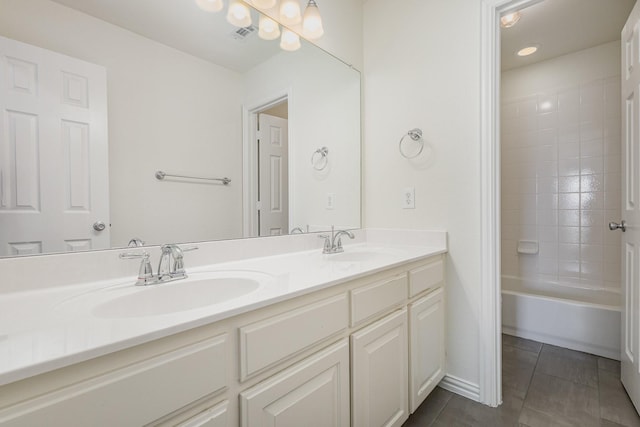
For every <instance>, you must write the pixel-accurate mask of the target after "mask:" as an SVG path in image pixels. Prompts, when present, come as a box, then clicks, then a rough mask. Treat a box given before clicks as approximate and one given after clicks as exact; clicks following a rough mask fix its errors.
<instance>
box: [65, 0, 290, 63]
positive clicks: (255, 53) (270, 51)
mask: <svg viewBox="0 0 640 427" xmlns="http://www.w3.org/2000/svg"><path fill="white" fill-rule="evenodd" d="M53 1H55V2H56V3H60V4H62V5H65V6H68V7H70V8H73V9H76V10H79V11H81V12H84V13H86V14H88V15H91V16H94V17H96V18H99V19H101V20H103V21H106V22H109V23H111V24H114V25H117V26H119V27H122V28H125V29H127V30H129V31H132V32H134V33H136V34H139V35H142V36H144V37H147V38H149V39H152V40H155V41H157V42H160V43H162V44H165V45H167V46H170V47H173V48H175V49H178V50H181V51H184V52H187V53H189V54H191V55H194V56H197V57H199V58H202V59H204V60H206V61H209V62H213V63H216V64H219V65H222V66H224V67H227V68H230V69H232V70H235V71H239V72H244V71H247V70H249V69H251V68H252V67H254V66H255V65H257V64H259V63H261V62H264V61H265V60H266V59H268V58H269V57H271V56H273V55H274V54H276V53H278V52H280V48H279V45H278V41H277V40H274V41H265V40H262V39H260V38H259V37H258V35H257V31H256V32H255V33H253V34H252V35H251V36H249V37H247V38H246V39H244V40H241V41H239V40H235V39H234V38H233V37H232V34H233V33H234V32H235V31H236V30H237V28H236V27H234V26H233V25H231V24H229V23H228V22H227V21H226V10H223V11H221V12H218V13H208V12H205V11H203V10H201V9H200V8H199V7H198V6H197V5H196V3H195V1H194V0H53ZM252 17H253V21H254V25H257V20H258V14H257V12H255V11H254V12H253V15H252Z"/></svg>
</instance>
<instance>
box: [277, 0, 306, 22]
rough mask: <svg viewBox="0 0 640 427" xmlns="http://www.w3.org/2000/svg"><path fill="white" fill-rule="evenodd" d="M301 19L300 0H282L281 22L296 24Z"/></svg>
mask: <svg viewBox="0 0 640 427" xmlns="http://www.w3.org/2000/svg"><path fill="white" fill-rule="evenodd" d="M301 20H302V16H301V15H300V3H298V0H282V2H281V3H280V22H282V23H283V24H284V25H296V24H299V23H300V21H301Z"/></svg>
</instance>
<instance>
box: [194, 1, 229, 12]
mask: <svg viewBox="0 0 640 427" xmlns="http://www.w3.org/2000/svg"><path fill="white" fill-rule="evenodd" d="M196 4H197V5H198V7H199V8H200V9H202V10H204V11H206V12H220V11H221V10H222V8H223V7H224V3H223V1H222V0H196Z"/></svg>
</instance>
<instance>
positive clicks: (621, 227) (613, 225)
mask: <svg viewBox="0 0 640 427" xmlns="http://www.w3.org/2000/svg"><path fill="white" fill-rule="evenodd" d="M609 230H611V231H615V230H621V231H622V232H623V233H624V232H625V231H627V222H626V221H625V220H624V219H623V220H622V221H620V224H618V223H617V222H613V221H611V222H610V223H609Z"/></svg>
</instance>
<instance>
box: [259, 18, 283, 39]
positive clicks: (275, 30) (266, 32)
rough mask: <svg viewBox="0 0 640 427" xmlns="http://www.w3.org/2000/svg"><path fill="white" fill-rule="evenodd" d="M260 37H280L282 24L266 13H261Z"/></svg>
mask: <svg viewBox="0 0 640 427" xmlns="http://www.w3.org/2000/svg"><path fill="white" fill-rule="evenodd" d="M258 37H260V38H261V39H263V40H275V39H277V38H278V37H280V25H278V23H277V22H276V21H274V20H273V19H271V18H269V17H268V16H266V15H260V20H259V21H258Z"/></svg>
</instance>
